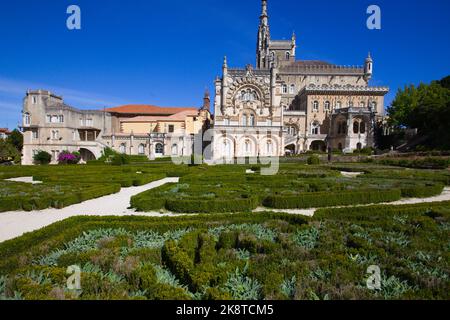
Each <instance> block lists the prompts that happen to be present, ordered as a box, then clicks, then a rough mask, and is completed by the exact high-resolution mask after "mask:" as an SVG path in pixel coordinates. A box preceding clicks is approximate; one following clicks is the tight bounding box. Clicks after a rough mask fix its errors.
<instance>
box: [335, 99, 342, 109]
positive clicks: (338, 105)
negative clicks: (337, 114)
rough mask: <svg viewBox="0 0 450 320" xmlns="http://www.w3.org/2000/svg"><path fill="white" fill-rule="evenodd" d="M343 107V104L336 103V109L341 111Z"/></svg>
mask: <svg viewBox="0 0 450 320" xmlns="http://www.w3.org/2000/svg"><path fill="white" fill-rule="evenodd" d="M341 107H342V102H340V101H338V102H336V109H340V108H341Z"/></svg>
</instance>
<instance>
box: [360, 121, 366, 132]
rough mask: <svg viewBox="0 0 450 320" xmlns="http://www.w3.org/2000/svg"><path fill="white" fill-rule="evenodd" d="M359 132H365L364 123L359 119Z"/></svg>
mask: <svg viewBox="0 0 450 320" xmlns="http://www.w3.org/2000/svg"><path fill="white" fill-rule="evenodd" d="M359 133H361V134H365V133H366V123H365V122H364V121H361V122H360V124H359Z"/></svg>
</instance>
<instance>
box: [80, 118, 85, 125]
mask: <svg viewBox="0 0 450 320" xmlns="http://www.w3.org/2000/svg"><path fill="white" fill-rule="evenodd" d="M80 126H82V127H84V120H83V118H80Z"/></svg>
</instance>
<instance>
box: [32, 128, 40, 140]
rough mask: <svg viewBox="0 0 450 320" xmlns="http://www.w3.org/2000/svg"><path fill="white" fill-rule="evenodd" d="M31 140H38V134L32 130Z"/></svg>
mask: <svg viewBox="0 0 450 320" xmlns="http://www.w3.org/2000/svg"><path fill="white" fill-rule="evenodd" d="M32 138H33V139H38V138H39V134H38V131H37V130H33V131H32Z"/></svg>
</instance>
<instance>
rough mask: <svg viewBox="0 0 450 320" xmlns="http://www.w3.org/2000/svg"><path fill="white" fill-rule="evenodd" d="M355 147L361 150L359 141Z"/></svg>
mask: <svg viewBox="0 0 450 320" xmlns="http://www.w3.org/2000/svg"><path fill="white" fill-rule="evenodd" d="M356 149H358V150H361V149H362V144H361V142H358V144H357V145H356Z"/></svg>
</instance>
